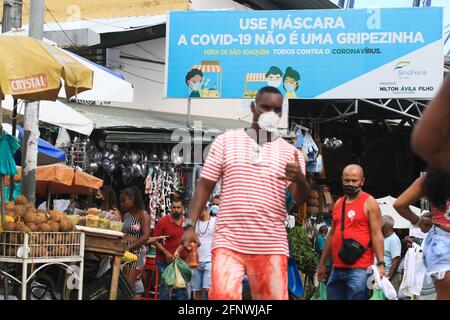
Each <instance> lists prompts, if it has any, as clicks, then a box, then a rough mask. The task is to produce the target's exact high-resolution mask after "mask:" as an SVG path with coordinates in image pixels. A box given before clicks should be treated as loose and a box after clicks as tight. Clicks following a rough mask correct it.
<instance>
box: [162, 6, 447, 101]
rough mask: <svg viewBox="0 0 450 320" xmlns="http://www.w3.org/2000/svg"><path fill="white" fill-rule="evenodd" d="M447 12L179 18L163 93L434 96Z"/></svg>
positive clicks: (174, 21)
mask: <svg viewBox="0 0 450 320" xmlns="http://www.w3.org/2000/svg"><path fill="white" fill-rule="evenodd" d="M442 15H443V13H442V8H438V7H431V8H388V9H352V10H282V11H266V10H256V11H252V10H248V11H174V12H170V13H169V14H168V22H167V38H166V42H167V43H166V81H165V96H166V97H168V98H238V99H239V98H240V99H242V98H254V96H255V94H256V92H257V91H258V89H260V88H261V87H263V86H266V85H269V86H273V87H276V88H278V89H279V90H280V91H281V92H282V94H283V95H284V96H285V97H286V98H290V99H295V98H299V99H302V98H304V99H311V98H319V99H348V98H350V99H351V98H353V99H356V98H431V97H433V96H434V95H435V93H436V91H437V89H438V88H439V85H440V84H441V82H442V78H443V41H442Z"/></svg>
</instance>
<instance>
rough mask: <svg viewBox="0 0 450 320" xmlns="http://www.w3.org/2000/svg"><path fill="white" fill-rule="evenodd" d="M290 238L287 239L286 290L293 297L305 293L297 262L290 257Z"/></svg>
mask: <svg viewBox="0 0 450 320" xmlns="http://www.w3.org/2000/svg"><path fill="white" fill-rule="evenodd" d="M292 247H293V244H292V240H291V241H289V251H290V257H289V260H288V290H289V292H290V293H291V294H292V295H293V296H294V297H301V296H303V294H304V293H305V289H304V287H303V282H302V277H301V275H300V271H299V270H298V266H297V263H296V262H295V260H294V258H293V257H292Z"/></svg>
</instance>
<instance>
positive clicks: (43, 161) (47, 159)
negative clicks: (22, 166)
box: [2, 123, 66, 166]
mask: <svg viewBox="0 0 450 320" xmlns="http://www.w3.org/2000/svg"><path fill="white" fill-rule="evenodd" d="M2 126H3V129H4V130H5V131H6V132H7V133H9V134H11V132H12V126H11V125H10V124H9V123H3V124H2ZM16 136H17V137H19V139H20V140H23V129H22V127H21V126H17V131H16ZM18 152H20V150H18ZM65 160H66V154H65V153H64V151H62V150H59V149H58V148H56V147H55V146H53V145H51V144H50V143H48V142H47V141H45V140H44V139H41V138H39V139H38V159H37V163H38V166H43V165H47V164H53V163H59V162H64V161H65ZM16 163H17V159H16Z"/></svg>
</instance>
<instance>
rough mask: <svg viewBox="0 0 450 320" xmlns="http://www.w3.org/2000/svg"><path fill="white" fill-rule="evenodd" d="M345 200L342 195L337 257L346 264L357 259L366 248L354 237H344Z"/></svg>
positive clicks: (352, 262)
mask: <svg viewBox="0 0 450 320" xmlns="http://www.w3.org/2000/svg"><path fill="white" fill-rule="evenodd" d="M346 200H347V198H346V197H344V201H343V203H342V218H341V236H342V246H341V248H340V250H339V253H338V255H339V258H341V260H342V261H343V262H344V263H346V264H349V265H350V264H354V263H355V262H356V260H358V259H359V258H360V257H361V256H362V255H363V253H364V252H365V251H366V248H365V247H364V246H363V245H362V244H360V243H359V242H358V241H356V240H354V239H350V238H348V239H345V238H344V219H345V201H346Z"/></svg>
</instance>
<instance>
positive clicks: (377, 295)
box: [369, 289, 386, 300]
mask: <svg viewBox="0 0 450 320" xmlns="http://www.w3.org/2000/svg"><path fill="white" fill-rule="evenodd" d="M369 300H386V297H385V296H384V293H383V290H381V289H375V290H373V294H372V297H370V299H369Z"/></svg>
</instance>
